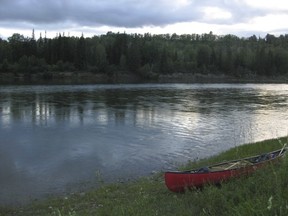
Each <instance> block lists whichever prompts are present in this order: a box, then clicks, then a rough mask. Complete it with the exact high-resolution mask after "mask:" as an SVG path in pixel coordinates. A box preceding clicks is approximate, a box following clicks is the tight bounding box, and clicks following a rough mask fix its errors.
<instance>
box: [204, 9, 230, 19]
mask: <svg viewBox="0 0 288 216" xmlns="http://www.w3.org/2000/svg"><path fill="white" fill-rule="evenodd" d="M203 16H204V19H203V20H207V21H210V20H212V21H213V20H227V19H231V18H232V14H231V12H229V11H226V10H224V9H221V8H219V7H205V8H203Z"/></svg>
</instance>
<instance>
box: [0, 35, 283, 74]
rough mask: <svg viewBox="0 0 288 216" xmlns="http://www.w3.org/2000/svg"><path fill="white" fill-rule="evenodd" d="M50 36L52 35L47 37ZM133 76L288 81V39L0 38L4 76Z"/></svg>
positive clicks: (124, 36) (0, 68)
mask: <svg viewBox="0 0 288 216" xmlns="http://www.w3.org/2000/svg"><path fill="white" fill-rule="evenodd" d="M45 35H46V33H45ZM57 72H78V73H80V72H90V73H93V74H108V75H112V74H115V73H127V74H135V75H137V76H139V77H142V78H145V79H157V77H158V76H159V75H161V74H163V75H167V74H173V73H190V74H213V75H216V76H217V75H228V76H233V77H238V78H241V77H256V76H267V77H274V76H286V75H287V72H288V35H287V34H285V35H280V36H274V35H271V34H267V35H266V36H265V37H264V38H261V37H257V36H255V35H253V36H251V37H246V38H243V37H242V38H239V37H237V36H235V35H231V34H228V35H221V36H219V35H215V34H213V33H212V32H210V33H207V34H201V35H199V34H185V35H177V34H160V35H152V34H149V33H146V34H126V33H112V32H108V33H107V34H104V35H99V36H93V37H87V38H86V37H84V36H83V34H82V36H81V37H74V36H73V37H70V36H65V33H62V34H61V33H58V34H57V36H56V37H54V38H46V36H44V37H42V35H41V34H40V37H39V38H38V39H35V34H34V30H33V31H32V35H31V37H24V36H23V35H21V34H18V33H15V34H13V35H12V36H11V37H9V38H8V39H7V40H5V39H1V38H0V74H2V76H3V75H4V76H5V73H7V74H8V73H10V74H11V73H12V74H17V73H21V74H26V75H31V74H37V73H43V74H49V73H57Z"/></svg>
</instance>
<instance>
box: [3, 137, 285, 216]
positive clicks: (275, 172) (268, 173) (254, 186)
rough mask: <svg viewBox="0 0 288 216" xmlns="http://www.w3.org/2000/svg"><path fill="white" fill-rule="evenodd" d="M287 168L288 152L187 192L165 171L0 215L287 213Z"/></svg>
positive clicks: (267, 147) (251, 151) (233, 152)
mask: <svg viewBox="0 0 288 216" xmlns="http://www.w3.org/2000/svg"><path fill="white" fill-rule="evenodd" d="M283 143H287V137H285V138H281V139H273V140H266V141H263V142H258V143H255V144H247V145H242V146H239V147H235V148H233V149H230V150H228V151H226V152H223V153H221V154H219V155H217V156H214V157H211V158H208V159H204V160H201V161H197V162H190V163H188V164H187V165H186V166H185V167H181V168H180V169H187V168H192V167H199V166H203V165H207V164H211V163H216V162H220V161H223V160H231V159H235V158H242V157H247V156H251V155H255V154H260V153H263V152H269V151H272V150H274V149H279V148H281V147H282V145H283ZM287 169H288V159H287V157H285V158H284V160H283V162H282V163H281V164H279V165H278V166H268V167H266V168H264V169H261V170H258V171H257V172H255V173H254V174H253V175H252V176H250V177H248V178H240V179H237V180H234V181H230V182H228V183H225V184H223V185H222V187H221V188H220V189H219V188H217V187H214V186H207V187H205V188H204V189H203V190H202V191H189V192H187V193H184V194H175V193H172V192H169V191H168V189H167V188H166V187H165V183H164V180H163V174H162V173H160V174H155V175H154V176H151V177H146V178H141V179H139V180H137V181H134V182H127V183H122V184H121V183H118V184H111V185H103V186H102V187H101V188H99V189H95V190H91V191H88V192H86V193H80V194H74V195H70V196H67V197H60V198H51V199H48V200H45V201H36V202H34V203H31V204H29V205H26V206H22V207H0V215H1V216H2V215H3V216H4V215H23V216H25V215H57V216H58V215H69V216H71V215H73V216H75V215H81V216H82V215H117V216H118V215H287V214H288V204H287V200H288V194H287V191H288V183H287V179H288V172H287Z"/></svg>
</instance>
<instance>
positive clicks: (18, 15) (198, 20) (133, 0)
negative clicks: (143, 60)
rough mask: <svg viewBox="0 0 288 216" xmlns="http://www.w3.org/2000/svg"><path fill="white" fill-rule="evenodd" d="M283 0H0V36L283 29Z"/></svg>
mask: <svg viewBox="0 0 288 216" xmlns="http://www.w3.org/2000/svg"><path fill="white" fill-rule="evenodd" d="M287 20H288V1H287V0H142V1H141V0H0V38H4V39H5V38H8V37H10V36H11V35H12V34H13V33H20V34H23V35H24V36H27V37H31V36H32V29H34V30H35V37H36V38H38V37H39V36H40V34H42V36H43V37H44V35H45V31H46V35H47V37H52V38H53V37H55V36H56V34H57V33H61V34H65V36H80V35H82V33H83V35H84V36H85V37H92V36H94V35H101V34H106V33H107V32H109V31H112V32H126V33H140V34H144V33H151V34H166V33H169V34H173V33H176V34H193V33H196V34H202V33H209V32H210V31H212V32H213V33H214V34H217V35H225V34H234V35H237V36H239V37H249V36H252V35H254V34H255V35H256V36H260V37H265V35H266V34H268V33H269V34H274V35H280V34H286V33H288V22H287Z"/></svg>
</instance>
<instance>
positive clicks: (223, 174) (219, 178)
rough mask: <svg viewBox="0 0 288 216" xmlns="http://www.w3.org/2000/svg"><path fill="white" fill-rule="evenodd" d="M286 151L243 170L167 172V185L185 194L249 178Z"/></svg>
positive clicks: (242, 168)
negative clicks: (229, 181) (191, 190)
mask: <svg viewBox="0 0 288 216" xmlns="http://www.w3.org/2000/svg"><path fill="white" fill-rule="evenodd" d="M285 151H286V149H285ZM285 151H283V150H282V151H281V150H278V151H274V152H272V153H271V154H275V153H276V154H278V155H277V156H276V157H274V158H272V159H268V160H265V161H261V162H257V163H254V164H251V165H247V166H244V167H241V168H233V169H228V170H225V169H223V170H220V171H212V172H209V171H207V172H195V170H190V171H183V172H180V171H173V172H166V173H165V184H166V186H167V188H168V189H169V190H170V191H172V192H180V193H181V192H184V191H185V190H186V189H193V188H202V187H203V186H204V185H206V184H212V185H217V184H221V183H222V182H225V181H228V180H230V179H233V178H237V177H240V176H247V175H249V174H251V173H253V172H254V171H255V170H257V169H259V168H261V167H263V166H265V165H267V164H270V163H274V162H276V161H278V160H279V159H280V158H281V157H282V156H283V155H284V152H285ZM257 157H260V156H256V157H251V159H253V158H257ZM248 159H250V158H248ZM239 161H240V160H239ZM232 162H234V163H235V162H237V160H236V161H232ZM227 163H228V162H227ZM227 163H222V164H227ZM216 166H217V165H216ZM210 167H212V166H210Z"/></svg>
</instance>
